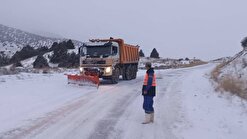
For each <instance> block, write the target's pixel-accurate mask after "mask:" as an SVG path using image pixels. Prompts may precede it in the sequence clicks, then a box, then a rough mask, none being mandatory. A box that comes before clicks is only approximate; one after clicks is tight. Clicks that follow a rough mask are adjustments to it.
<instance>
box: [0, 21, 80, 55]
mask: <svg viewBox="0 0 247 139" xmlns="http://www.w3.org/2000/svg"><path fill="white" fill-rule="evenodd" d="M64 40H68V39H64V38H50V37H44V36H40V35H36V34H32V33H28V32H25V31H22V30H19V29H15V28H11V27H7V26H4V25H1V24H0V53H4V54H6V55H7V56H9V57H11V56H12V55H14V54H15V52H16V51H18V50H21V49H22V48H23V47H24V46H26V45H30V46H32V47H34V48H39V47H42V46H47V47H51V45H52V44H53V42H61V41H64ZM72 41H73V43H74V45H75V47H76V48H78V47H79V46H81V45H82V42H80V41H76V40H72Z"/></svg>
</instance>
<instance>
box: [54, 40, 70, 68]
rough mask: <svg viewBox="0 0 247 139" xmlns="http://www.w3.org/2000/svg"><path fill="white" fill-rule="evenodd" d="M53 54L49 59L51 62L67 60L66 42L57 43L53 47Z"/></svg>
mask: <svg viewBox="0 0 247 139" xmlns="http://www.w3.org/2000/svg"><path fill="white" fill-rule="evenodd" d="M53 52H54V53H53V55H52V56H51V59H50V61H51V62H52V63H61V62H63V61H66V60H67V47H66V42H62V43H59V44H58V45H57V46H55V47H54V50H53Z"/></svg>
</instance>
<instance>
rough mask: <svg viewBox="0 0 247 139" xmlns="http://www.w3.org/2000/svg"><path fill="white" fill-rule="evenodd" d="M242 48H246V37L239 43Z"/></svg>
mask: <svg viewBox="0 0 247 139" xmlns="http://www.w3.org/2000/svg"><path fill="white" fill-rule="evenodd" d="M241 44H242V47H243V48H246V47H247V37H245V38H244V39H243V40H242V41H241Z"/></svg>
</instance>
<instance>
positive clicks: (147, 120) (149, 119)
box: [142, 113, 151, 124]
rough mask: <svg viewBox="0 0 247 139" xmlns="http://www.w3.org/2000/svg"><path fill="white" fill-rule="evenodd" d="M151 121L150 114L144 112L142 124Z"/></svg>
mask: <svg viewBox="0 0 247 139" xmlns="http://www.w3.org/2000/svg"><path fill="white" fill-rule="evenodd" d="M149 123H151V114H148V113H146V114H145V121H144V122H142V124H149Z"/></svg>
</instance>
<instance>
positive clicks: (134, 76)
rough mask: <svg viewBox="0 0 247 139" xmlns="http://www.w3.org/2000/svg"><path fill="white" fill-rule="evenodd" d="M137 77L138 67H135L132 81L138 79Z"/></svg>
mask: <svg viewBox="0 0 247 139" xmlns="http://www.w3.org/2000/svg"><path fill="white" fill-rule="evenodd" d="M136 76H137V66H134V68H133V78H132V79H136Z"/></svg>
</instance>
